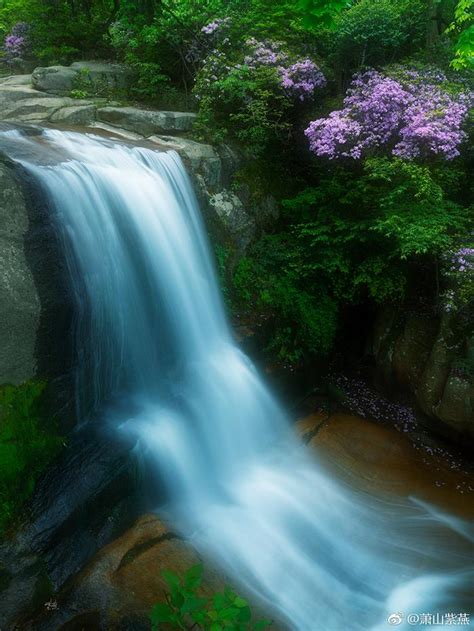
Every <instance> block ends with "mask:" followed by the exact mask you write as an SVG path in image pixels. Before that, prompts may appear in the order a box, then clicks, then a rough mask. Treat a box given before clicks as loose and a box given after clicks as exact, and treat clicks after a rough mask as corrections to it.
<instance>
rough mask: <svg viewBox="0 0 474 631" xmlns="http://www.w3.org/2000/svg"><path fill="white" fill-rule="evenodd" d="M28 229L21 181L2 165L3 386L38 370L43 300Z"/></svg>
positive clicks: (0, 299) (0, 292) (0, 320)
mask: <svg viewBox="0 0 474 631" xmlns="http://www.w3.org/2000/svg"><path fill="white" fill-rule="evenodd" d="M29 228H30V220H29V217H28V211H27V208H26V200H25V197H24V194H23V192H22V189H21V186H20V183H19V181H18V178H17V177H16V175H15V173H14V171H13V169H12V168H11V167H8V166H7V165H6V164H2V163H1V162H0V340H1V344H0V383H6V382H9V383H13V384H15V385H18V384H20V383H22V382H24V381H27V380H28V379H31V378H33V377H34V376H35V375H36V373H37V369H38V365H37V358H36V335H37V331H38V328H39V324H40V318H41V301H40V297H39V294H38V291H37V288H36V285H35V280H34V277H33V274H32V272H31V269H30V267H29V263H28V257H27V254H26V252H25V239H26V236H27V234H28V231H29Z"/></svg>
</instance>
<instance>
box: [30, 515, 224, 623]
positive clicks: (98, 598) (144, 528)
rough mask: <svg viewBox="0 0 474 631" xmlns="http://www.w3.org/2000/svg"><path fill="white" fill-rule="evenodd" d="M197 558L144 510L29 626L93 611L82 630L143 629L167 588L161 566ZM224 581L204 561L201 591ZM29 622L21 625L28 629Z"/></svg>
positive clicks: (176, 566) (180, 570)
mask: <svg viewBox="0 0 474 631" xmlns="http://www.w3.org/2000/svg"><path fill="white" fill-rule="evenodd" d="M200 562H201V558H200V557H199V555H198V554H197V552H196V551H195V550H194V549H193V548H192V547H191V546H190V545H189V544H188V543H187V542H185V541H183V540H182V539H181V538H180V537H179V536H178V535H177V534H175V533H174V532H173V531H172V530H171V529H170V528H169V527H168V526H167V525H166V524H165V523H163V522H162V521H160V520H159V519H158V518H157V517H156V516H154V515H150V514H146V515H143V516H142V517H140V518H139V519H138V521H137V522H136V523H135V524H134V525H133V527H131V528H130V529H129V530H127V531H126V532H125V533H124V534H122V535H121V536H120V537H119V538H118V539H116V540H115V541H113V542H112V543H110V544H109V545H107V546H105V547H104V548H103V549H102V550H100V552H98V554H96V555H95V556H94V557H93V558H92V560H91V561H90V563H88V564H87V565H86V567H85V568H84V569H83V570H82V571H81V572H80V573H79V574H78V575H77V576H76V577H75V578H74V580H73V581H72V582H71V584H70V585H68V586H66V587H65V589H64V590H62V591H61V592H60V593H59V594H58V596H57V597H55V600H56V601H57V610H55V611H52V612H45V613H44V614H43V615H42V616H40V617H38V618H37V619H36V620H35V621H34V624H33V626H32V627H31V628H34V629H35V630H37V631H43V630H44V631H49V630H50V629H58V630H59V629H68V628H69V626H68V625H73V624H74V623H77V622H80V621H81V620H83V617H84V616H89V617H90V616H92V615H93V616H94V618H93V619H94V625H93V626H87V629H88V630H89V629H103V630H107V631H108V630H110V631H112V629H114V630H116V629H125V628H133V629H149V628H150V626H151V625H150V622H149V614H150V611H151V608H152V607H153V605H154V604H155V603H157V602H158V601H160V602H162V601H163V594H164V593H165V592H166V591H167V590H168V588H167V585H166V583H165V581H164V579H163V578H162V576H161V572H162V571H163V570H172V571H173V572H175V573H177V574H178V575H183V574H184V573H185V572H186V570H188V569H189V568H190V567H192V566H193V565H196V564H197V563H200ZM223 586H224V581H223V580H222V577H220V576H219V575H218V573H217V572H216V571H215V570H213V569H212V568H211V567H210V566H209V564H208V563H206V568H205V574H204V577H203V587H202V591H201V595H208V596H209V595H210V594H211V593H212V592H214V591H218V590H221V589H222V588H223ZM28 628H29V626H28V625H27V626H26V629H28Z"/></svg>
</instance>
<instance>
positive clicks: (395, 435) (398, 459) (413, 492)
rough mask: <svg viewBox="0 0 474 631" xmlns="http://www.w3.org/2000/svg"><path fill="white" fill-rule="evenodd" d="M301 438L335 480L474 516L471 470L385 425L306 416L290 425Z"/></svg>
mask: <svg viewBox="0 0 474 631" xmlns="http://www.w3.org/2000/svg"><path fill="white" fill-rule="evenodd" d="M296 428H297V431H298V433H299V434H300V436H301V437H302V440H303V441H304V442H305V443H306V444H308V445H309V447H311V449H313V450H314V452H315V454H316V456H317V458H318V461H319V462H320V463H322V464H323V465H324V466H325V467H326V468H327V469H328V470H329V471H331V472H332V473H333V474H334V475H335V476H336V477H337V478H339V479H342V480H343V481H344V482H345V483H349V484H350V486H351V487H353V488H356V489H361V490H363V491H364V492H368V493H370V494H371V495H383V496H391V497H394V496H395V497H403V498H408V497H416V498H418V499H421V500H424V501H426V502H429V503H430V504H433V505H434V506H436V507H438V508H440V509H441V510H443V511H445V512H447V513H452V514H455V515H458V516H460V517H463V518H464V519H472V518H474V501H473V500H474V471H473V470H472V468H470V467H467V468H463V467H462V466H461V465H459V464H457V466H456V467H453V461H452V458H451V457H450V455H449V453H448V452H446V453H442V452H438V451H436V450H435V449H433V448H430V447H427V449H422V448H420V447H419V446H417V445H414V444H413V443H412V441H411V440H410V438H409V437H407V436H405V435H403V434H401V433H399V432H397V431H396V430H395V429H393V428H390V427H384V426H382V425H380V424H378V423H376V422H374V421H371V420H367V419H363V418H360V417H357V416H353V415H351V414H344V413H336V414H332V415H330V416H327V415H324V414H321V413H317V414H312V415H310V416H308V417H306V418H304V419H302V420H300V421H298V423H297V424H296Z"/></svg>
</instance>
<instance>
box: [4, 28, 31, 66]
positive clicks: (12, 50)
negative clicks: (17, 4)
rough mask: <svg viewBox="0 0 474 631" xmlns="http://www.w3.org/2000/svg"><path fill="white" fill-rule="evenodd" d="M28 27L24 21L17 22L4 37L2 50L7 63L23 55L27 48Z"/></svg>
mask: <svg viewBox="0 0 474 631" xmlns="http://www.w3.org/2000/svg"><path fill="white" fill-rule="evenodd" d="M29 28H30V27H29V25H28V24H26V22H18V23H17V24H15V26H14V27H13V28H12V30H11V31H10V33H9V34H8V35H7V36H6V37H5V41H4V43H3V51H4V53H5V61H6V62H7V64H10V65H11V64H14V63H16V62H17V61H19V60H20V59H22V57H23V56H24V54H25V52H26V51H27V49H28V31H29Z"/></svg>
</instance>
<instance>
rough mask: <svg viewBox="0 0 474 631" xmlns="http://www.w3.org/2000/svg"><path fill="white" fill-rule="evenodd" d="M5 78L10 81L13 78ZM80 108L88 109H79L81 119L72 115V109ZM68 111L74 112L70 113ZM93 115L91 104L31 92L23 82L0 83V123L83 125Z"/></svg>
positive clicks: (93, 110) (34, 91)
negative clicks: (53, 119) (53, 120)
mask: <svg viewBox="0 0 474 631" xmlns="http://www.w3.org/2000/svg"><path fill="white" fill-rule="evenodd" d="M9 79H14V77H10V78H9ZM83 107H88V108H89V109H88V110H81V117H78V116H77V114H73V113H72V112H77V111H78V110H77V109H76V108H83ZM72 108H75V109H74V110H72ZM62 109H65V110H66V111H65V112H64V114H63V115H60V114H59V112H60V110H62ZM85 111H87V114H88V115H87V117H86V116H85V115H84V112H85ZM93 112H95V105H94V104H92V103H91V101H85V100H77V99H72V98H69V97H66V96H63V97H60V96H52V95H51V94H49V93H47V92H39V91H38V90H34V89H32V88H31V87H29V86H28V85H27V84H26V83H25V82H23V81H22V82H14V81H7V80H5V81H3V82H0V120H3V121H11V122H16V123H18V122H22V123H41V122H44V121H48V120H49V119H52V118H55V120H57V121H58V122H65V123H70V124H86V123H89V122H90V121H91V120H92V119H93V117H94V116H93ZM56 116H57V118H56ZM78 118H80V120H78ZM63 119H64V120H63ZM74 119H76V120H77V122H76V120H74Z"/></svg>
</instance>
